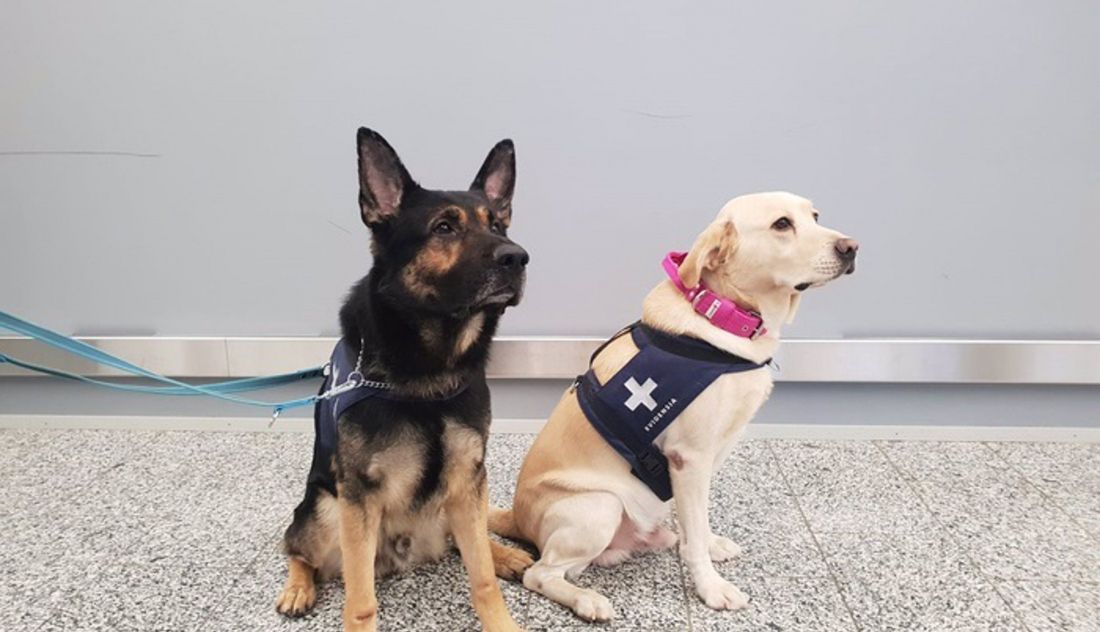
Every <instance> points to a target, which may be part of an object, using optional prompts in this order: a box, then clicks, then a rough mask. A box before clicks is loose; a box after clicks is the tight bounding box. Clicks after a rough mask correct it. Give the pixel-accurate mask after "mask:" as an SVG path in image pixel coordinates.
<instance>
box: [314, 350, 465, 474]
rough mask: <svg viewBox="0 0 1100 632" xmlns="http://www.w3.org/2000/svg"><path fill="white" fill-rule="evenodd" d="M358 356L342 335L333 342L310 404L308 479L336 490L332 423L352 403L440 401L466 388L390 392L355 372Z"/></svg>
mask: <svg viewBox="0 0 1100 632" xmlns="http://www.w3.org/2000/svg"><path fill="white" fill-rule="evenodd" d="M359 364H360V362H359V358H358V356H356V354H355V350H354V349H352V347H351V345H350V344H348V341H347V340H346V339H345V338H341V339H340V341H339V342H337V343H336V348H334V349H333V350H332V356H331V357H330V358H329V362H328V365H327V366H326V367H325V371H326V373H325V381H324V383H322V384H321V390H320V391H318V397H319V399H318V400H317V403H316V404H314V407H313V432H314V435H315V439H314V442H313V466H312V467H311V468H310V474H309V481H310V482H311V483H318V484H321V485H322V486H324V487H325V488H327V489H329V491H330V492H332V493H333V494H335V493H336V488H335V486H336V483H335V481H334V480H333V479H332V475H331V472H330V466H329V464H330V461H331V459H332V456H333V455H334V454H336V443H337V434H336V433H337V431H336V424H337V422H338V421H339V420H340V417H341V416H343V414H344V413H345V412H347V411H348V410H349V409H350V408H351V407H352V406H355V405H356V404H358V403H360V402H362V401H363V400H366V399H369V398H372V397H380V398H382V399H388V400H392V401H399V402H413V401H416V402H423V401H444V400H448V399H451V398H453V397H457V396H458V395H460V394H461V393H463V392H464V391H465V390H466V387H467V386H468V385H467V384H465V383H464V384H462V385H461V386H460V387H459V388H457V389H456V390H455V391H453V392H451V393H448V394H446V395H444V396H442V397H437V398H431V397H423V398H411V397H404V396H401V395H397V394H395V393H393V391H392V389H393V387H392V386H391V385H389V384H387V383H385V382H379V381H375V380H368V379H366V378H364V377H363V374H362V373H360V372H359V369H360V367H359Z"/></svg>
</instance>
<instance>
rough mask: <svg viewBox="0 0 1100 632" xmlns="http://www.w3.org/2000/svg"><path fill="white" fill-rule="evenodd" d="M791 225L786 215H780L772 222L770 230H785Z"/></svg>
mask: <svg viewBox="0 0 1100 632" xmlns="http://www.w3.org/2000/svg"><path fill="white" fill-rule="evenodd" d="M790 227H791V220H790V219H788V218H786V217H780V218H779V219H777V220H775V223H773V224H772V230H787V229H788V228H790Z"/></svg>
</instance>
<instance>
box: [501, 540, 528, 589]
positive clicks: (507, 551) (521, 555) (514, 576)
mask: <svg viewBox="0 0 1100 632" xmlns="http://www.w3.org/2000/svg"><path fill="white" fill-rule="evenodd" d="M494 545H495V546H493V547H492V549H493V570H494V571H496V574H497V577H499V578H501V579H507V580H510V581H519V580H521V579H523V573H524V571H526V570H527V569H528V568H530V567H531V565H532V564H534V563H535V560H534V558H532V557H531V554H530V553H528V552H527V551H524V550H523V549H517V548H515V547H512V546H505V545H503V544H498V543H495V542H494Z"/></svg>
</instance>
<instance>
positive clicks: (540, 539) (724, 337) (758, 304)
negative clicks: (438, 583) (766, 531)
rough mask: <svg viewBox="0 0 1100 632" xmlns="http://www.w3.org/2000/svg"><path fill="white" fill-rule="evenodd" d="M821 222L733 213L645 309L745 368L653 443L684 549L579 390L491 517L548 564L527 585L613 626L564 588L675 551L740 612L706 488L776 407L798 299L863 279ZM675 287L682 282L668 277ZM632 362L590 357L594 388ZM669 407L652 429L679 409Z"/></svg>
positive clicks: (703, 592) (789, 207)
mask: <svg viewBox="0 0 1100 632" xmlns="http://www.w3.org/2000/svg"><path fill="white" fill-rule="evenodd" d="M817 216H818V212H817V210H815V209H814V207H813V204H811V202H810V201H809V200H807V199H804V198H801V197H798V196H796V195H791V194H789V193H757V194H752V195H745V196H742V197H738V198H736V199H734V200H731V201H730V202H729V203H727V204H726V205H725V206H724V207H723V208H722V210H721V211H720V212H719V213H718V217H717V218H716V219H715V220H714V222H713V223H711V225H710V226H708V227H707V229H706V230H705V231H703V233H702V234H701V235H700V236H699V237H698V239H697V240H696V241H695V244H694V245H693V246H692V248H691V251H690V252H688V253H687V254H686V256H684V257H683V258H682V260H680V261H678V264H679V265H678V269H676V268H672V269H671V270H672V272H671V273H670V279H669V280H666V281H663V282H661V283H660V284H658V285H657V287H655V288H654V289H653V290H652V291H651V292H650V293H649V295H648V296H647V297H646V299H645V301H644V303H643V304H642V321H641V327H642V328H643V329H646V328H648V330H649V331H650V332H656V334H654V335H657V334H661V333H663V334H665V335H671V336H669V337H675V338H676V339H677V340H680V341H683V340H685V339H687V340H688V341H689V342H692V343H694V345H695V346H704V347H707V348H708V349H710V352H712V353H717V354H728V355H727V357H739V358H738V359H739V360H741V361H742V363H748V365H747V366H748V367H749V369H748V370H739V371H738V372H731V373H728V374H723V375H720V376H718V377H717V378H716V379H714V381H713V382H711V383H710V384H709V385H708V386H706V387H705V388H704V389H703V390H702V391H701V392H699V394H698V395H697V396H695V398H694V400H692V401H691V402H690V403H688V404H687V406H686V407H685V408H683V410H681V411H679V414H678V415H676V416H675V419H674V420H673V421H672V422H671V424H670V425H668V426H667V428H665V429H664V430H663V431H662V432H661V433H660V434H659V436H657V437H656V438H655V440H654V441H652V444H651V445H652V446H655V448H656V451H658V452H659V453H660V454H661V455H662V461H664V462H665V463H666V470H665V478H666V480H668V482H669V488H668V489H669V493H668V494H666V496H667V495H671V497H672V498H674V499H675V501H676V507H677V518H678V522H679V537H677V534H676V533H674V532H672V531H671V530H669V529H667V528H666V527H664V526H662V522H663V521H664V520H665V518H666V517H667V516H668V512H669V504H668V502H666V501H664V500H662V499H661V498H660V497H659V495H658V493H655V491H654V487H651V486H649V485H647V483H645V482H643V477H641V476H639V475H636V474H635V473H634V472H637V471H638V466H637V463H635V465H634V467H632V465H631V462H630V461H628V457H627V456H624V455H623V454H622V452H621V450H619V448H613V447H612V445H611V444H610V443H609V442H608V441H607V440H606V439H605V436H606V435H603V434H601V432H600V431H597V429H596V428H595V427H594V424H593V422H591V421H590V420H589V417H587V416H586V413H585V410H584V409H582V403H583V400H582V401H579V398H578V393H577V385H574V387H573V388H571V389H570V390H569V391H567V392H566V393H565V395H564V396H563V397H562V399H561V401H560V402H559V403H558V405H557V407H556V408H555V409H554V411H553V413H552V414H551V416H550V419H549V421H548V422H547V424H546V426H545V428H544V429H543V430H542V432H541V433H540V434H539V436H538V438H537V439H536V440H535V443H534V445H533V446H532V447H531V451H530V452H529V453H528V454H527V457H526V459H525V460H524V463H523V468H522V470H521V471H520V475H519V481H518V483H517V486H516V494H515V505H514V507H513V509H512V510H510V511H509V510H501V509H494V510H493V511H492V512H491V515H490V520H489V522H490V528H491V529H492V530H493V531H495V532H496V533H498V534H500V535H503V536H506V537H510V538H514V539H522V540H527V541H529V542H532V543H534V544H535V545H536V546H537V547H538V549H539V552H540V553H541V559H540V560H539V561H538V562H537V563H535V565H534V566H532V567H531V568H529V569H528V570H527V572H526V574H525V575H524V578H523V583H524V585H526V586H527V587H528V588H530V589H531V590H534V591H536V592H539V593H542V594H543V595H546V596H547V597H549V598H550V599H553V600H554V601H556V602H558V603H560V604H563V605H565V606H567V607H569V608H572V609H573V611H574V612H576V613H577V615H579V616H580V617H582V618H584V619H587V620H589V621H606V620H608V619H611V618H612V617H613V616H614V611H613V609H612V606H611V602H610V601H608V599H607V598H606V597H604V596H603V595H601V594H599V593H597V592H595V591H593V590H589V589H585V588H580V587H578V586H576V585H574V584H573V583H571V582H570V579H572V578H575V577H576V576H577V575H578V574H580V573H581V572H582V571H583V570H584V569H585V568H587V567H588V566H589V565H590V564H596V565H601V566H610V565H613V564H617V563H619V562H621V561H623V560H625V559H626V558H628V557H629V556H630V555H631V553H632V552H634V551H645V550H654V549H660V548H668V547H671V546H673V545H674V544H676V543H677V541H679V545H680V555H681V557H682V559H683V560H684V562H685V563H686V564H687V567H688V569H689V570H690V572H691V575H692V578H693V579H694V583H695V588H696V591H697V592H698V594H699V597H700V598H701V599H702V600H703V601H704V602H705V603H706V604H707V605H708V606H709V607H711V608H715V609H719V610H722V609H729V610H733V609H737V608H741V607H743V606H745V605H746V603H747V602H748V599H747V597H746V596H745V595H744V594H743V593H742V592H741V591H740V590H738V589H737V587H736V586H734V585H733V584H731V583H730V582H728V581H727V580H725V579H724V578H723V577H721V576H720V575H719V574H718V572H717V571H716V570H715V569H714V565H713V563H712V562H713V561H722V560H726V559H729V558H731V557H733V556H736V555H738V554H739V553H740V547H738V545H737V544H735V543H734V542H732V541H731V540H729V539H728V538H725V537H723V536H720V535H717V534H714V533H711V530H710V523H709V520H708V506H707V505H708V496H709V492H710V481H711V476H712V474H713V473H714V471H715V470H716V469H717V468H718V467H720V466H721V464H722V462H723V460H724V459H725V458H726V457H727V456H728V455H729V453H730V450H731V449H732V447H733V445H734V443H735V441H736V439H737V437H738V435H739V434H740V433H741V431H742V430H743V429H744V428H745V426H746V425H747V424H748V423H749V420H750V419H752V417H753V415H754V414H755V413H756V411H757V410H758V409H759V408H760V406H761V404H763V403H764V401H765V400H766V399H767V398H768V395H769V394H770V393H771V390H772V374H771V371H770V370H769V369H768V368H767V367H765V366H763V363H766V362H767V361H768V360H769V359H770V358H771V357H772V355H773V354H774V353H775V351H776V348H777V347H778V346H779V335H780V329H781V327H782V325H783V324H785V323H788V322H790V321H791V319H792V317H793V316H794V313H795V311H796V309H797V308H798V302H799V297H800V296H801V292H802V291H803V290H805V289H807V288H810V287H817V286H821V285H824V284H826V283H828V282H829V281H832V280H833V279H835V278H837V277H839V276H841V275H843V274H847V273H850V272H852V271H853V270H854V268H855V255H856V250H857V249H858V247H859V245H858V243H856V241H855V240H853V239H850V238H849V237H847V236H845V235H843V234H841V233H839V232H837V231H835V230H831V229H828V228H825V227H823V226H821V225H819V224H818V223H817ZM676 273H678V275H679V279H676V277H675V276H672V275H675V274H676ZM676 281H679V282H676ZM700 287H705V288H706V289H708V290H709V294H708V295H707V298H706V299H705V300H706V301H711V300H713V301H715V302H714V303H713V307H711V308H710V309H707V306H706V305H704V306H703V308H698V303H699V301H698V297H697V295H696V294H694V293H687V294H686V295H685V291H684V289H685V288H686V289H688V290H692V291H694V290H697V289H698V288H700ZM692 297H696V300H695V303H694V304H693V302H691V301H690V300H689V299H691V298H692ZM722 300H725V304H727V305H730V306H732V309H736V310H738V314H739V315H740V316H744V317H745V318H750V319H751V318H752V317H753V316H757V317H759V319H760V320H761V321H762V322H760V323H756V324H758V325H759V327H758V328H756V329H758V330H757V331H755V334H754V333H753V332H752V331H749V332H748V333H745V331H741V330H738V329H735V328H731V327H719V326H717V325H716V322H715V320H714V319H713V314H712V313H711V312H713V311H714V310H716V309H717V307H718V305H719V301H722ZM697 308H698V309H697ZM746 331H747V330H746ZM637 354H639V346H638V343H637V339H636V338H634V337H632V336H628V335H622V336H618V337H616V338H613V339H612V340H611V341H610V342H609V343H607V344H606V345H605V346H604V347H603V348H601V349H600V350H599V351H597V353H596V354H595V355H594V356H593V359H592V375H593V376H594V379H595V380H598V382H599V384H603V385H606V384H608V382H609V380H613V379H615V378H616V375H617V374H618V373H619V372H620V369H623V367H624V366H626V365H627V363H628V362H630V361H631V360H632V359H633V358H634V356H635V355H637ZM742 368H745V367H744V366H743V367H742ZM620 379H621V378H620ZM619 386H626V387H627V389H629V391H630V392H628V391H627V390H625V389H624V390H622V392H621V396H622V397H623V398H624V399H625V401H624V402H623V403H625V406H626V408H628V409H630V408H631V406H633V408H634V409H638V408H641V407H640V406H639V402H641V403H644V404H645V405H646V407H648V410H650V411H654V410H655V409H658V406H659V404H657V402H656V400H654V399H652V396H653V394H654V388H655V387H656V385H655V384H653V382H652V381H648V380H647V385H645V387H643V385H639V384H638V381H631V382H628V383H626V384H619ZM628 396H629V399H627V397H628ZM585 397H587V395H586V396H585ZM669 401H670V403H668V404H665V405H664V406H661V407H660V408H659V410H658V412H657V413H656V416H655V417H654V419H657V418H658V417H659V416H660V415H661V414H662V412H661V411H664V410H666V409H667V408H669V407H670V406H674V405H675V403H676V402H675V399H672V400H669Z"/></svg>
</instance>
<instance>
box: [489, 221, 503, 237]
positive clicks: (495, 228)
mask: <svg viewBox="0 0 1100 632" xmlns="http://www.w3.org/2000/svg"><path fill="white" fill-rule="evenodd" d="M489 230H490V231H491V232H494V233H496V234H498V235H503V234H504V224H501V223H500V222H493V223H492V224H491V225H490V226H489Z"/></svg>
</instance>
